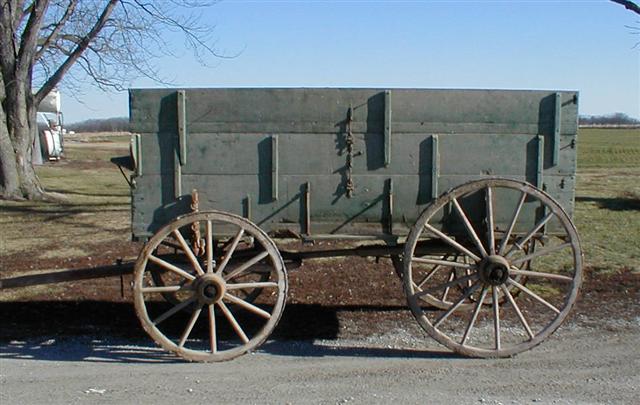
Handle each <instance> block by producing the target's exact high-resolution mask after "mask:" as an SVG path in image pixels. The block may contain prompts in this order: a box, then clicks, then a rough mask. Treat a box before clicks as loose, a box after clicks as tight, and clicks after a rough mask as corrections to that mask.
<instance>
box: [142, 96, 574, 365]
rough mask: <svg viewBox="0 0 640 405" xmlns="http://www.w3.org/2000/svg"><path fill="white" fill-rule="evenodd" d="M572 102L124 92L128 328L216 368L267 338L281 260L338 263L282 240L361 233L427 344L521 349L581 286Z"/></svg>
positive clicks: (553, 321)
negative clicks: (395, 280) (387, 268)
mask: <svg viewBox="0 0 640 405" xmlns="http://www.w3.org/2000/svg"><path fill="white" fill-rule="evenodd" d="M577 105H578V95H577V93H576V92H571V91H504V90H427V89H391V90H384V89H303V88H299V89H187V90H176V89H136V90H131V91H130V121H131V128H132V131H133V132H134V133H135V135H133V139H132V160H133V165H132V167H133V170H134V173H133V175H132V176H131V192H132V204H131V206H132V234H133V238H134V239H136V240H143V241H145V246H144V248H143V250H142V251H141V253H140V255H139V258H138V260H137V262H136V263H135V266H134V269H133V271H134V284H133V292H134V297H135V307H136V311H137V314H138V317H139V318H140V320H141V323H142V326H143V327H144V329H145V330H146V331H147V332H148V333H149V335H150V336H151V337H152V338H153V339H154V340H155V341H156V342H157V343H158V344H159V345H160V346H162V347H163V348H165V349H166V350H169V351H171V352H174V353H176V354H177V355H179V356H181V357H183V358H185V359H188V360H194V361H218V360H227V359H231V358H233V357H236V356H238V355H240V354H243V353H245V352H247V351H249V350H252V349H255V348H257V347H258V346H259V345H260V344H261V343H262V342H264V341H265V340H266V339H267V338H268V336H269V335H270V334H271V332H272V331H273V330H274V328H275V327H276V325H277V323H278V320H279V319H280V317H281V315H282V313H283V310H284V307H285V301H286V296H287V270H286V268H287V266H288V265H290V264H296V263H298V262H299V261H300V260H303V259H308V258H314V257H326V256H340V255H349V254H354V253H353V252H354V250H350V249H341V250H332V251H317V250H315V251H311V252H303V251H298V250H296V249H293V250H291V248H290V246H289V247H288V248H287V249H282V246H279V244H280V242H281V241H282V238H292V237H294V238H297V239H299V240H305V241H314V240H322V239H335V240H348V241H350V242H353V241H360V240H361V241H367V244H366V246H363V247H360V248H357V254H359V255H371V256H387V257H390V258H391V259H392V262H393V265H394V266H395V267H396V270H397V272H398V274H399V275H400V276H401V277H402V279H403V283H404V292H405V295H406V298H407V301H408V305H409V308H410V309H411V311H412V313H413V315H414V316H415V318H416V319H417V321H418V323H419V324H420V326H421V327H422V328H423V329H424V330H425V331H426V332H427V333H428V334H429V335H431V336H432V337H433V338H435V339H436V340H437V341H438V342H440V343H442V344H444V345H445V346H447V347H449V348H450V349H452V350H454V351H456V352H458V353H462V354H464V355H469V356H478V357H504V356H511V355H514V354H516V353H519V352H522V351H524V350H527V349H530V348H531V347H533V346H535V345H537V344H538V343H540V342H541V341H543V340H544V339H545V338H546V337H548V336H549V335H550V334H551V333H552V332H553V331H554V330H556V329H557V327H558V326H559V325H560V324H561V323H562V322H563V320H564V319H565V318H566V317H567V314H568V313H569V311H570V310H571V307H572V306H573V304H574V302H575V300H576V296H577V293H578V290H579V287H580V284H581V280H582V252H581V248H580V243H579V239H578V235H577V232H576V229H575V227H574V225H573V223H572V221H571V216H572V212H573V208H574V190H575V171H576V135H577V116H578V107H577ZM372 241H375V242H377V243H373V242H372ZM159 300H161V301H166V303H165V306H162V305H157V302H158V301H159ZM194 331H197V332H198V333H195V332H194ZM203 331H206V333H204V334H203Z"/></svg>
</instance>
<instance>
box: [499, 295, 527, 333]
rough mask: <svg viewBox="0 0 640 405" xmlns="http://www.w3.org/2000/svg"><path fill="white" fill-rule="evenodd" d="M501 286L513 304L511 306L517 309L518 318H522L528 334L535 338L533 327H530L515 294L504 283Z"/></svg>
mask: <svg viewBox="0 0 640 405" xmlns="http://www.w3.org/2000/svg"><path fill="white" fill-rule="evenodd" d="M501 287H502V291H503V293H504V295H505V296H506V297H507V299H508V300H509V304H511V306H512V307H513V310H514V311H516V314H517V315H518V319H520V323H521V324H522V326H523V327H524V329H525V330H526V331H527V334H528V335H529V337H530V338H531V339H533V337H534V334H533V332H532V331H531V328H530V327H529V323H528V322H527V320H526V319H525V318H524V315H523V314H522V312H521V311H520V307H518V304H516V300H514V299H513V295H511V292H510V291H509V289H508V288H507V287H505V286H504V285H503V286H501Z"/></svg>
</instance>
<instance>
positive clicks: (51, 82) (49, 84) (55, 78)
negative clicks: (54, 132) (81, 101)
mask: <svg viewBox="0 0 640 405" xmlns="http://www.w3.org/2000/svg"><path fill="white" fill-rule="evenodd" d="M117 4H118V0H110V1H109V3H107V5H106V6H105V8H104V10H103V11H102V14H101V15H100V17H99V18H98V21H97V22H96V23H95V25H94V26H93V27H92V28H91V30H90V31H89V32H88V33H87V35H86V36H85V37H84V38H83V39H82V41H81V42H80V43H79V44H78V45H77V46H76V48H75V49H74V50H73V52H72V53H71V55H69V57H68V58H67V60H65V61H64V62H63V63H62V65H60V67H59V68H58V70H56V72H55V73H54V74H53V75H52V76H51V77H50V78H49V79H48V80H47V81H46V82H45V83H44V84H43V85H42V87H41V88H40V90H38V91H37V92H36V94H35V97H34V98H35V104H36V105H38V104H40V102H41V101H42V100H43V99H44V98H45V96H46V95H47V94H49V92H51V90H53V88H54V87H55V86H57V85H58V83H59V82H60V80H61V79H62V77H63V76H64V74H65V73H67V71H68V70H69V69H70V68H71V66H73V64H74V63H75V62H76V61H77V60H78V58H79V57H80V55H82V53H83V52H84V51H85V50H86V49H87V48H88V47H89V44H90V43H91V41H93V39H95V37H96V36H97V35H98V33H99V32H100V30H101V29H102V28H103V27H104V25H105V23H106V22H107V20H108V19H109V16H110V15H111V13H112V12H113V9H114V8H115V6H116V5H117Z"/></svg>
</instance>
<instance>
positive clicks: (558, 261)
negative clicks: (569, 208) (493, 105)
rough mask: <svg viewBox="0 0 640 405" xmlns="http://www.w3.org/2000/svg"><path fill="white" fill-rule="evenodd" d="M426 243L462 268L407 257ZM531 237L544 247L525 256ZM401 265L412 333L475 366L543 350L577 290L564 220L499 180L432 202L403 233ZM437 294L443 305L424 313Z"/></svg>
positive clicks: (523, 187)
mask: <svg viewBox="0 0 640 405" xmlns="http://www.w3.org/2000/svg"><path fill="white" fill-rule="evenodd" d="M485 196H486V197H487V198H486V200H485ZM482 201H486V202H484V203H482ZM483 205H484V207H483ZM474 208H475V210H474ZM480 208H482V209H480ZM424 238H437V239H440V240H441V241H443V242H445V243H447V244H448V245H450V246H451V248H452V252H454V254H456V255H459V256H461V257H465V258H466V259H465V260H466V262H467V263H464V262H463V261H460V260H456V261H454V260H451V259H446V260H442V259H441V258H437V257H430V256H423V257H419V256H416V255H414V252H415V248H416V244H417V242H418V241H419V240H421V239H424ZM532 238H533V239H536V240H540V241H544V242H545V243H544V246H543V247H541V248H539V249H535V251H531V250H529V253H526V252H525V246H526V245H527V243H528V242H529V241H530V240H531V239H532ZM404 258H405V261H404V262H405V268H404V275H403V278H404V288H405V293H406V295H407V301H408V304H409V307H410V308H411V312H412V313H413V315H414V316H415V318H416V319H417V321H418V323H419V324H420V326H422V328H423V329H424V330H425V331H426V332H427V333H429V335H431V336H432V337H433V338H434V339H436V340H437V341H438V342H440V343H442V344H443V345H445V346H447V347H448V348H450V349H452V350H454V351H456V352H458V353H461V354H464V355H468V356H474V357H507V356H511V355H514V354H517V353H520V352H522V351H525V350H528V349H530V348H532V347H534V346H536V345H537V344H539V343H540V342H542V341H543V340H544V339H545V338H547V337H548V336H549V335H550V334H551V333H553V332H554V331H555V330H556V329H557V328H558V327H559V326H560V324H561V323H562V322H563V321H564V319H565V318H566V317H567V315H568V313H569V311H570V310H571V308H572V306H573V304H574V303H575V300H576V297H577V294H578V290H579V288H580V284H581V282H582V251H581V248H580V242H579V239H578V234H577V231H576V229H575V227H574V226H573V223H572V222H571V219H570V218H569V216H568V215H567V214H566V213H565V212H564V210H563V209H562V207H561V206H560V205H559V204H558V203H557V202H556V201H555V200H553V199H552V198H551V197H550V196H549V195H548V194H546V193H545V192H543V191H541V190H539V189H536V188H535V187H533V186H531V185H529V184H527V183H524V182H518V181H514V180H507V179H499V178H494V179H486V180H480V181H475V182H470V183H467V184H464V185H462V186H459V187H457V188H455V189H453V190H451V191H449V192H448V193H446V194H445V195H443V196H441V197H440V198H438V199H437V200H436V201H434V202H433V203H432V204H431V205H430V206H429V207H427V209H425V211H424V212H423V213H422V214H421V215H420V217H419V218H418V220H417V221H416V223H415V225H414V226H413V228H412V229H411V232H410V233H409V236H408V238H407V243H406V245H405V251H404ZM437 265H440V267H435V266H437ZM434 267H435V269H434ZM451 267H454V268H458V269H460V270H461V271H464V272H465V273H467V274H466V275H464V276H461V277H454V278H451V276H450V274H447V272H445V271H442V270H440V269H442V268H451ZM518 277H526V279H527V286H524V285H523V284H522V283H521V282H518V279H517V278H518ZM520 281H522V279H521V280H520ZM454 286H462V288H452V287H454ZM445 290H449V294H450V297H449V300H448V301H449V302H450V304H449V305H447V306H446V307H445V308H438V309H437V310H432V309H431V308H425V307H424V301H427V302H428V299H427V297H429V296H434V297H437V296H439V295H440V294H442V293H443V292H444V291H445ZM517 291H519V294H518V295H517V297H516V292H517ZM501 295H502V296H504V297H506V302H501V301H503V300H501ZM516 298H517V302H516ZM464 309H467V310H464Z"/></svg>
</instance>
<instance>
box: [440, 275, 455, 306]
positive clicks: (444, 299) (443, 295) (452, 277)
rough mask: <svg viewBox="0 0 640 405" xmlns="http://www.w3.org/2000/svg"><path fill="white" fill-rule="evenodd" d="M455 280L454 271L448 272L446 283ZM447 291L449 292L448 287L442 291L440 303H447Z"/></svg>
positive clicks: (449, 288)
mask: <svg viewBox="0 0 640 405" xmlns="http://www.w3.org/2000/svg"><path fill="white" fill-rule="evenodd" d="M455 278H456V270H455V269H451V271H450V272H449V279H448V280H447V282H451V281H453V280H454V279H455ZM449 290H451V287H450V286H449V287H446V288H445V289H444V291H443V292H442V297H440V301H442V302H447V296H448V295H449Z"/></svg>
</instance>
